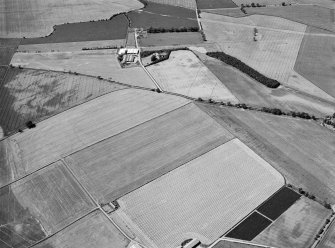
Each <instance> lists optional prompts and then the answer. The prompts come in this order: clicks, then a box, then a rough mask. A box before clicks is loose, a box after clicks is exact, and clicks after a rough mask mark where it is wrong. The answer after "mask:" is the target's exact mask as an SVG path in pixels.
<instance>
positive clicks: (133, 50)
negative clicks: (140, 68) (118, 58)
mask: <svg viewBox="0 0 335 248" xmlns="http://www.w3.org/2000/svg"><path fill="white" fill-rule="evenodd" d="M139 53H140V50H139V49H137V48H121V49H119V51H118V55H124V54H139Z"/></svg>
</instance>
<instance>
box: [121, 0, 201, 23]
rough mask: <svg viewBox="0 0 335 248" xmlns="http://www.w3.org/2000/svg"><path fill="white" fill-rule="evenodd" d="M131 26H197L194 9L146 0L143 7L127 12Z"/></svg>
mask: <svg viewBox="0 0 335 248" xmlns="http://www.w3.org/2000/svg"><path fill="white" fill-rule="evenodd" d="M127 16H128V17H129V19H130V23H131V24H130V26H131V27H133V28H150V27H153V28H181V27H198V22H197V16H196V13H195V10H191V9H187V8H182V7H177V6H172V5H166V4H159V3H153V2H148V3H147V5H146V6H145V8H143V9H141V10H136V11H131V12H129V13H127Z"/></svg>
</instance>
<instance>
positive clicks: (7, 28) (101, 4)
mask: <svg viewBox="0 0 335 248" xmlns="http://www.w3.org/2000/svg"><path fill="white" fill-rule="evenodd" d="M142 7H143V4H141V3H140V2H139V1H136V0H116V1H113V2H109V1H105V0H94V1H89V0H84V1H83V0H80V1H79V0H70V1H65V0H63V1H58V2H54V1H52V0H35V1H31V0H29V1H7V0H1V1H0V12H1V13H4V16H3V22H1V23H0V37H13V38H19V37H42V36H45V35H48V34H50V33H51V32H52V27H53V26H54V25H59V24H63V23H69V22H70V23H73V22H85V21H90V20H101V19H107V18H110V17H111V16H113V15H114V14H117V13H121V12H127V11H130V10H135V9H139V8H142ZM23 11H24V15H22V13H21V12H23ZM18 16H20V18H18ZM110 32H112V31H111V30H110Z"/></svg>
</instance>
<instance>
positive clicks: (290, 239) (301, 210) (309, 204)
mask: <svg viewBox="0 0 335 248" xmlns="http://www.w3.org/2000/svg"><path fill="white" fill-rule="evenodd" d="M330 214H331V210H328V209H326V208H325V207H323V206H322V205H320V204H319V203H318V202H315V201H312V200H310V199H308V198H305V197H303V198H301V199H300V200H298V201H297V202H296V203H295V204H293V206H291V207H290V208H289V209H288V210H287V211H286V212H285V213H284V214H283V215H281V216H280V217H279V218H278V219H277V220H276V221H275V222H274V223H273V224H272V225H270V226H269V227H267V228H266V229H265V230H264V231H263V232H262V233H261V234H259V235H258V236H257V237H256V238H255V239H253V242H254V243H257V244H262V245H269V246H273V247H278V248H287V247H294V248H306V247H311V246H312V244H313V243H314V241H315V240H314V237H315V236H316V235H317V234H318V232H319V231H320V229H321V228H322V226H323V225H324V223H325V221H326V219H327V218H328V217H329V216H330ZM318 247H320V248H321V247H322V246H318Z"/></svg>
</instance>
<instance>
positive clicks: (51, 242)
mask: <svg viewBox="0 0 335 248" xmlns="http://www.w3.org/2000/svg"><path fill="white" fill-rule="evenodd" d="M128 244H129V241H128V240H127V239H126V238H125V237H124V236H123V235H122V234H121V233H120V231H119V230H118V229H116V227H115V226H114V225H113V224H112V223H110V221H109V220H108V219H107V218H106V217H105V216H104V215H103V214H102V213H101V212H100V211H96V212H93V213H91V214H90V215H88V216H86V217H84V218H83V219H81V220H80V221H78V222H76V223H75V224H72V225H70V226H69V227H67V228H66V229H64V230H62V231H61V232H59V233H57V234H56V235H55V236H53V237H50V238H48V239H47V240H46V241H43V242H42V243H40V244H38V245H36V246H34V247H35V248H49V247H50V248H67V247H81V248H91V247H99V248H110V247H113V248H114V247H115V248H126V247H128V246H127V245H128Z"/></svg>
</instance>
